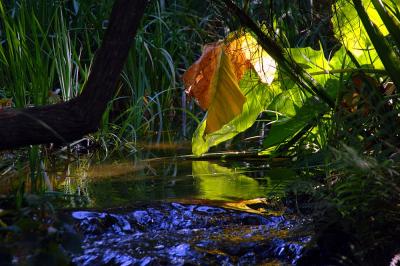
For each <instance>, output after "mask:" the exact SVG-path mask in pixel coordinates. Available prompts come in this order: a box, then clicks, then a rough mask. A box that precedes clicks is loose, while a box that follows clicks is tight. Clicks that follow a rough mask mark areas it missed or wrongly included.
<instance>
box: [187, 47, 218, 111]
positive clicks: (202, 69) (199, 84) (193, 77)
mask: <svg viewBox="0 0 400 266" xmlns="http://www.w3.org/2000/svg"><path fill="white" fill-rule="evenodd" d="M222 46H223V44H222V43H212V44H208V45H206V46H205V47H204V51H203V54H202V55H201V57H200V58H199V59H198V60H197V61H196V62H195V63H193V65H191V66H190V67H189V69H188V70H186V72H185V74H184V75H183V82H184V83H185V88H186V93H187V94H188V95H189V96H190V97H193V98H194V99H196V101H197V103H198V104H199V105H200V107H201V108H202V109H203V110H207V109H208V107H209V106H210V104H211V101H212V97H213V94H214V93H215V89H213V88H212V87H211V85H212V84H211V81H212V79H213V78H214V75H215V72H216V70H217V67H218V60H219V58H220V56H221V52H222Z"/></svg>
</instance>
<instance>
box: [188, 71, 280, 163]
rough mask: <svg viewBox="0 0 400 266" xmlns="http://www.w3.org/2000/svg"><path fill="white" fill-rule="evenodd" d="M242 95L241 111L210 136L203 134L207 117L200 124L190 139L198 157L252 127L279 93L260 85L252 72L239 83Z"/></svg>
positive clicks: (272, 88)
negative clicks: (244, 98)
mask: <svg viewBox="0 0 400 266" xmlns="http://www.w3.org/2000/svg"><path fill="white" fill-rule="evenodd" d="M239 87H240V89H241V91H242V93H243V94H244V95H245V96H246V98H247V101H246V102H245V104H244V105H243V111H242V113H241V114H240V115H238V116H237V117H235V118H234V119H233V120H232V121H230V122H228V123H227V124H225V125H224V126H223V127H222V128H221V129H219V130H217V131H215V132H212V133H210V134H206V135H205V134H204V133H205V128H206V123H207V117H205V119H204V120H203V121H202V122H201V123H200V125H199V126H198V128H197V129H196V131H195V133H194V135H193V139H192V152H193V154H194V155H196V156H199V155H201V154H203V153H205V152H207V151H208V149H209V148H210V147H212V146H215V145H217V144H219V143H221V142H223V141H226V140H228V139H231V138H233V137H234V136H236V135H237V134H238V133H240V132H243V131H244V130H246V129H248V128H249V127H251V126H252V125H253V123H254V122H255V121H256V119H257V117H258V115H259V114H260V113H261V112H262V111H264V110H265V109H266V106H267V105H268V104H269V103H270V102H271V100H272V99H273V98H274V97H275V96H276V95H278V94H279V93H280V92H281V91H280V89H279V88H278V87H274V86H271V87H270V86H268V85H267V84H265V83H261V82H260V80H259V77H258V75H257V74H256V73H255V72H254V71H253V70H250V71H247V72H246V74H245V75H244V77H243V78H242V80H241V81H240V83H239Z"/></svg>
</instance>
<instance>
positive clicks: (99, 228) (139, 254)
mask: <svg viewBox="0 0 400 266" xmlns="http://www.w3.org/2000/svg"><path fill="white" fill-rule="evenodd" d="M72 217H73V218H74V219H75V221H76V226H77V228H78V230H79V231H80V232H81V233H82V234H83V236H84V239H83V247H84V248H83V254H80V255H77V256H75V257H74V259H73V261H74V263H76V264H77V265H85V266H86V265H88V266H89V265H158V264H165V265H184V264H195V265H197V264H218V265H220V264H223V265H232V264H235V265H254V264H259V263H263V262H269V261H271V260H274V259H278V260H280V261H282V262H284V263H290V264H294V263H295V262H296V260H297V259H298V258H299V257H300V255H301V252H302V250H303V246H304V245H305V243H307V242H308V241H309V236H308V235H301V236H298V235H296V234H294V233H293V232H294V230H295V229H296V228H298V227H299V226H300V224H299V221H298V220H296V219H294V218H289V217H286V216H284V215H276V216H274V215H268V216H262V215H259V214H255V213H247V212H241V211H236V210H230V209H224V208H220V207H212V206H206V205H195V204H180V203H162V204H158V205H154V206H151V207H143V208H139V209H135V210H133V211H126V212H123V213H121V212H118V213H112V212H107V213H106V212H89V211H77V212H73V213H72Z"/></svg>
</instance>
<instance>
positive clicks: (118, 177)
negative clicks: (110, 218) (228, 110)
mask: <svg viewBox="0 0 400 266" xmlns="http://www.w3.org/2000/svg"><path fill="white" fill-rule="evenodd" d="M48 174H49V176H51V180H56V181H57V182H55V188H56V190H58V191H62V192H64V193H66V194H68V195H75V196H79V197H70V198H69V206H70V207H94V208H105V207H114V206H122V205H127V204H132V203H134V202H138V201H145V202H149V201H159V200H195V199H204V200H219V201H238V200H246V199H254V198H258V197H265V196H268V195H271V194H280V193H282V192H283V190H284V188H285V187H286V185H287V184H290V182H292V181H293V180H294V178H295V177H296V175H295V173H294V172H293V171H292V170H289V169H285V168H274V167H273V166H270V165H269V164H265V162H250V163H249V162H247V163H243V162H237V161H236V162H217V161H212V162H209V161H191V160H184V159H182V158H179V157H178V158H155V159H144V160H140V159H137V160H122V161H121V160H118V161H116V160H113V161H109V162H101V163H99V162H97V163H93V162H92V161H91V160H90V159H87V160H83V159H81V160H77V161H75V162H73V163H70V164H68V166H67V167H66V170H65V172H64V173H61V172H60V171H54V172H51V171H48ZM61 176H64V177H63V178H62V177H61Z"/></svg>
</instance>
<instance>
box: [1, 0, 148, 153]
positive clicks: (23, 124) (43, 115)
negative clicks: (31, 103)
mask: <svg viewBox="0 0 400 266" xmlns="http://www.w3.org/2000/svg"><path fill="white" fill-rule="evenodd" d="M147 2H148V0H116V1H115V3H114V6H113V9H112V11H111V15H110V23H109V28H108V29H107V31H106V33H105V36H104V39H103V42H102V45H101V47H100V49H99V50H98V51H97V52H96V55H95V58H94V62H93V66H92V70H91V73H90V75H89V79H88V82H87V85H86V87H85V89H84V91H83V92H82V94H81V95H80V96H78V97H77V98H75V99H72V100H70V101H68V102H65V103H60V104H55V105H47V106H41V107H33V108H25V109H6V110H0V149H9V148H17V147H22V146H27V145H33V144H44V143H52V142H53V143H65V142H69V141H72V140H75V139H78V138H81V137H82V136H84V135H86V134H88V133H92V132H95V131H96V130H97V129H98V128H99V125H100V120H101V117H102V114H103V112H104V110H105V109H106V106H107V103H108V102H109V101H110V100H111V99H112V96H113V95H114V93H115V89H116V83H117V81H118V78H119V75H120V73H121V71H122V68H123V66H124V63H125V61H126V58H127V57H128V53H129V49H130V47H131V46H132V42H133V40H134V37H135V35H136V31H137V28H138V26H139V24H140V21H141V18H142V16H143V14H144V10H145V7H146V4H147Z"/></svg>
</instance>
